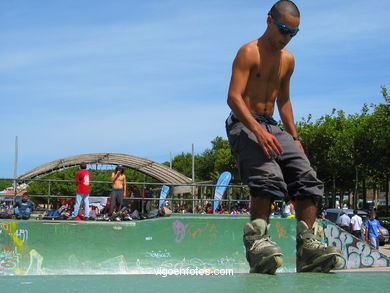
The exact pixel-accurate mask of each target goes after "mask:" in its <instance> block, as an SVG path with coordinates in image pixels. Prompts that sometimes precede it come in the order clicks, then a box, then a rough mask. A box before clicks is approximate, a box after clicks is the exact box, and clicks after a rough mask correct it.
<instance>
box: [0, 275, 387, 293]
mask: <svg viewBox="0 0 390 293" xmlns="http://www.w3.org/2000/svg"><path fill="white" fill-rule="evenodd" d="M388 276H389V275H388V273H381V272H379V273H366V272H364V273H362V272H357V273H341V272H340V273H329V274H320V273H302V274H295V273H284V274H277V275H274V276H271V275H258V274H235V275H234V276H168V277H166V278H164V277H161V276H155V275H109V276H108V275H101V276H98V275H93V276H88V275H80V276H10V277H1V276H0V292H23V293H30V292H31V293H36V292H39V293H53V292H56V293H70V292H75V293H76V292H83V293H89V292H91V293H92V292H93V293H96V292H102V293H105V292H107V293H114V292H118V293H122V292H123V293H127V292H139V293H143V292H145V293H146V292H148V293H149V292H153V293H159V292H161V293H166V292H170V293H175V292H180V293H182V292H185V293H192V292H194V293H195V292H196V293H203V292H208V291H211V290H213V291H214V290H217V291H219V292H234V293H253V292H272V293H279V292H280V293H286V292H288V293H312V292H315V293H328V292H354V293H368V292H369V293H374V292H378V293H383V292H386V291H387V290H388V288H389V287H390V278H388ZM386 288H387V289H386Z"/></svg>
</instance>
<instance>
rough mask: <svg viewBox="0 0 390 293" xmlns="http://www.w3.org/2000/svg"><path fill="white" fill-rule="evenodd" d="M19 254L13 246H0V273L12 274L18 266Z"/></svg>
mask: <svg viewBox="0 0 390 293" xmlns="http://www.w3.org/2000/svg"><path fill="white" fill-rule="evenodd" d="M19 259H20V254H19V253H18V252H17V249H16V250H15V249H14V248H13V247H5V248H0V274H1V275H13V274H14V271H15V269H17V268H18V266H19Z"/></svg>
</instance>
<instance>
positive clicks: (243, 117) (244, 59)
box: [227, 45, 283, 158]
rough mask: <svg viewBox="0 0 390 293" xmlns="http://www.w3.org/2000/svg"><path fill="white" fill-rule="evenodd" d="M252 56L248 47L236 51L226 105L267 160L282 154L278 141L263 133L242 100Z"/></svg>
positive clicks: (251, 64)
mask: <svg viewBox="0 0 390 293" xmlns="http://www.w3.org/2000/svg"><path fill="white" fill-rule="evenodd" d="M256 53H257V52H256ZM253 54H254V52H253V48H251V47H250V46H249V45H246V46H243V47H242V48H241V49H240V50H239V51H238V53H237V56H236V58H235V60H234V62H233V70H232V77H231V80H230V87H229V93H228V99H227V103H228V105H229V107H230V108H231V109H232V111H233V113H234V115H236V116H237V118H238V120H240V121H241V122H242V123H243V124H244V125H245V126H246V127H247V128H248V129H249V130H250V131H252V132H253V133H254V135H255V136H256V138H257V140H258V142H259V145H260V147H261V148H262V149H263V151H264V153H265V155H266V156H267V157H269V158H271V157H277V156H278V155H280V154H282V152H283V150H282V147H281V145H280V144H279V141H278V140H277V139H276V137H275V136H273V135H272V134H270V133H268V132H267V131H265V130H264V129H263V127H262V126H261V125H260V124H259V123H258V122H257V121H256V120H255V119H254V118H253V116H252V114H251V112H250V110H249V109H248V107H247V105H246V104H245V102H244V99H243V95H244V92H245V88H246V85H247V82H248V78H249V75H250V71H251V68H252V66H253V64H254V62H253V58H254V57H253Z"/></svg>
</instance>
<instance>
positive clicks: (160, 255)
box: [145, 249, 171, 258]
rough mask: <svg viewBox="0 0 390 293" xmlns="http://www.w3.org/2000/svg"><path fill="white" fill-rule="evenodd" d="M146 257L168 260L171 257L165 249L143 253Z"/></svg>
mask: <svg viewBox="0 0 390 293" xmlns="http://www.w3.org/2000/svg"><path fill="white" fill-rule="evenodd" d="M145 255H146V256H149V257H153V258H169V257H171V253H170V252H169V251H167V250H166V249H165V250H164V251H161V250H159V251H153V250H152V251H147V252H145Z"/></svg>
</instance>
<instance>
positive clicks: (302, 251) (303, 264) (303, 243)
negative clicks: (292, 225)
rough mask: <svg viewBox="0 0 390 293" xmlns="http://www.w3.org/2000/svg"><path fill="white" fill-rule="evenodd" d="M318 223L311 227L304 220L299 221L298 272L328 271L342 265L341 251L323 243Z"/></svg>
mask: <svg viewBox="0 0 390 293" xmlns="http://www.w3.org/2000/svg"><path fill="white" fill-rule="evenodd" d="M316 225H317V224H316V223H315V224H314V226H313V228H312V229H309V227H308V226H307V224H306V223H305V222H304V221H299V222H298V223H297V259H296V263H297V272H322V273H328V272H329V271H330V270H332V269H334V268H336V267H339V266H341V265H342V262H343V259H342V256H341V251H340V250H339V249H338V248H337V247H333V246H327V245H326V244H324V243H322V241H321V237H320V236H318V235H316V232H315V230H316V229H315V228H316V227H315V226H316Z"/></svg>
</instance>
